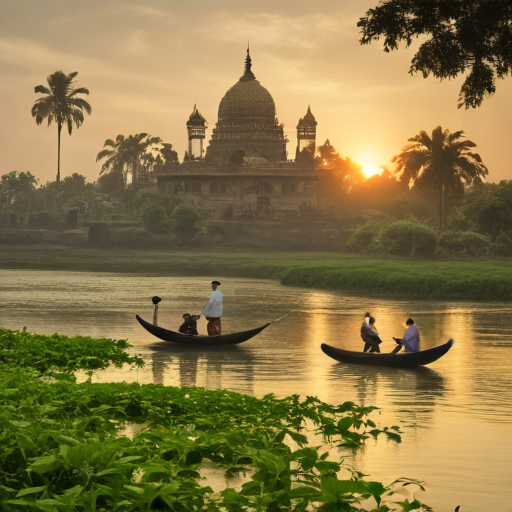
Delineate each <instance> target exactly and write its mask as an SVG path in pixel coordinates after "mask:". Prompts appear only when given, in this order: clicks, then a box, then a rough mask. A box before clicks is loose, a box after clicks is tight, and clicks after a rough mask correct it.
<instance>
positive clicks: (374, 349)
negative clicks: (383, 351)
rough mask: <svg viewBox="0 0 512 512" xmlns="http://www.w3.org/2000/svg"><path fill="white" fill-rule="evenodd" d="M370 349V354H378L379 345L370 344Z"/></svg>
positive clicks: (376, 343)
mask: <svg viewBox="0 0 512 512" xmlns="http://www.w3.org/2000/svg"><path fill="white" fill-rule="evenodd" d="M371 346H372V348H371V349H370V352H378V353H380V348H379V343H378V342H375V343H372V344H371Z"/></svg>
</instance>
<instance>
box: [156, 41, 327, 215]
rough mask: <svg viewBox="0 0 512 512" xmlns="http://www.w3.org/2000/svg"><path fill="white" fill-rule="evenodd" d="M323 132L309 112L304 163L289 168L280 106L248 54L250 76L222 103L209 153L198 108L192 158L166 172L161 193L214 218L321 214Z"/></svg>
mask: <svg viewBox="0 0 512 512" xmlns="http://www.w3.org/2000/svg"><path fill="white" fill-rule="evenodd" d="M316 125H317V122H316V120H315V118H314V116H313V114H312V113H311V109H310V108H309V107H308V110H307V113H306V115H305V116H304V117H303V118H301V119H300V120H299V124H298V125H297V149H296V155H297V158H296V160H295V161H289V160H287V151H286V143H287V139H286V137H285V135H284V131H283V125H282V124H280V123H279V121H278V118H277V113H276V106H275V103H274V99H273V98H272V95H271V94H270V93H269V91H268V90H267V89H265V87H263V86H262V85H261V84H260V82H259V81H258V80H256V76H255V75H254V73H253V71H252V61H251V56H250V54H249V48H248V49H247V55H246V59H245V66H244V72H243V75H242V76H241V77H240V79H239V80H238V82H236V83H235V84H234V85H233V86H232V87H231V88H230V89H229V90H228V91H227V92H226V94H225V95H224V97H223V98H222V100H221V101H220V104H219V110H218V118H217V122H216V124H215V128H214V129H213V130H212V134H211V139H210V141H209V144H208V147H206V148H203V143H204V140H205V138H206V128H207V121H206V120H205V119H204V117H203V116H202V115H201V114H200V112H199V110H198V109H197V106H196V105H194V110H193V112H192V114H191V115H190V117H189V119H188V121H187V131H188V142H189V144H188V152H187V155H186V158H185V160H184V162H183V163H182V164H178V163H176V164H170V165H167V166H166V167H162V168H160V169H159V171H158V172H157V173H156V181H157V186H158V188H159V190H160V191H161V192H163V193H166V194H168V195H170V196H172V198H174V199H176V200H177V202H187V203H190V204H193V205H194V206H196V207H199V208H202V209H207V210H208V211H210V213H211V215H212V217H213V218H224V219H230V218H235V219H237V218H238V219H251V218H293V217H296V216H298V215H299V213H300V211H301V210H303V209H305V208H315V207H317V206H318V197H317V188H318V187H317V182H318V178H319V175H318V172H317V171H316V170H315V166H314V159H313V156H314V151H315V143H316ZM304 151H307V152H309V155H310V157H309V158H304ZM306 156H307V155H306Z"/></svg>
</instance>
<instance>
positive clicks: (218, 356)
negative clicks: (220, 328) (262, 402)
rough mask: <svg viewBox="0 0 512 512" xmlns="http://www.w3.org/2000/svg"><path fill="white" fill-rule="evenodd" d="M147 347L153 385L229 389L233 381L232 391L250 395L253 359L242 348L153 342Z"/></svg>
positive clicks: (252, 392)
mask: <svg viewBox="0 0 512 512" xmlns="http://www.w3.org/2000/svg"><path fill="white" fill-rule="evenodd" d="M148 348H149V349H150V350H151V362H150V364H151V369H152V375H153V382H154V383H155V384H165V385H167V386H171V385H172V386H183V387H193V386H199V387H205V388H208V389H219V388H229V389H232V384H233V382H235V383H236V384H235V386H234V387H236V388H237V389H236V391H238V392H240V393H246V394H249V395H252V394H254V386H253V381H254V365H253V362H254V361H253V357H252V355H251V352H250V351H248V350H244V349H243V348H242V347H238V346H232V347H224V346H218V347H216V346H208V347H204V346H202V347H201V346H186V345H177V344H176V345H174V344H171V343H153V344H152V345H150V346H149V347H148ZM212 356H214V357H212Z"/></svg>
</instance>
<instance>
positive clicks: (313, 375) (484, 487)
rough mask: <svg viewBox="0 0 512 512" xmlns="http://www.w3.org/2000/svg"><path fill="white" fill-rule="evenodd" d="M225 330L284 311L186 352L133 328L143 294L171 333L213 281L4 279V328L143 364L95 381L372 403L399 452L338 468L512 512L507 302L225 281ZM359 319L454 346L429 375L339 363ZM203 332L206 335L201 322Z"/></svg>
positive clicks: (359, 456) (59, 275)
mask: <svg viewBox="0 0 512 512" xmlns="http://www.w3.org/2000/svg"><path fill="white" fill-rule="evenodd" d="M212 279H219V280H220V281H221V282H222V286H221V290H222V292H223V294H224V311H225V313H224V316H223V324H222V327H223V331H224V332H226V333H227V332H234V331H243V330H246V329H249V328H252V327H257V326H259V325H262V324H264V323H267V322H268V321H271V320H275V319H278V318H280V317H283V316H284V315H286V314H288V313H290V314H289V315H288V316H286V317H285V318H284V319H282V320H280V321H278V322H276V323H273V324H271V325H270V326H269V327H268V328H267V329H265V330H264V331H263V332H262V333H261V334H259V335H258V336H257V337H256V338H253V339H251V340H249V341H248V342H246V343H244V344H242V345H240V346H235V347H225V348H223V347H205V348H196V347H186V346H180V345H174V344H171V343H165V342H161V341H158V340H157V339H156V338H153V337H152V336H151V335H150V334H149V333H147V332H146V331H145V330H144V329H143V328H142V327H141V326H140V325H139V324H138V323H137V322H136V320H135V314H136V313H138V314H139V315H141V316H142V317H143V318H145V319H147V320H149V321H152V315H153V305H152V303H151V297H152V296H153V295H159V296H160V297H162V299H163V300H162V302H161V303H160V311H159V324H160V325H162V326H166V327H169V328H172V329H175V330H177V327H178V326H179V325H180V323H181V320H182V315H183V313H186V312H189V313H200V311H201V309H202V307H203V306H204V303H205V301H206V299H207V297H208V295H209V292H210V286H209V283H210V281H211V279H210V278H190V277H163V276H155V275H142V274H137V275H134V274H112V273H98V272H90V273H89V272H67V271H66V272H64V271H63V272H58V271H39V270H0V305H1V306H2V307H0V325H2V327H5V328H9V329H21V328H23V327H24V326H25V327H27V329H28V330H30V331H33V332H39V333H42V334H52V333H54V332H60V333H63V334H66V335H84V336H92V337H107V338H115V339H121V338H125V339H128V340H129V341H130V343H131V344H132V345H133V348H132V349H131V351H132V352H134V353H137V354H140V355H141V356H142V357H143V358H144V359H145V361H146V366H145V367H144V368H143V369H139V370H135V369H127V368H125V369H108V370H105V371H102V372H99V373H97V374H96V375H95V376H94V377H93V381H95V382H106V381H122V380H126V381H138V382H140V383H149V382H155V383H162V384H165V385H171V386H201V387H206V388H214V389H215V388H224V389H228V390H230V391H237V392H240V393H246V394H249V395H254V396H257V397H261V396H263V395H265V394H268V393H273V394H274V395H275V396H276V397H283V396H286V395H290V394H300V395H303V396H306V395H313V396H318V397H319V398H320V399H322V400H324V401H326V402H329V403H331V404H338V403H341V402H344V401H347V400H351V401H354V402H356V403H359V404H363V405H375V406H377V407H379V408H380V413H379V415H378V418H377V419H378V422H379V424H380V425H382V426H384V425H388V426H391V425H399V426H400V427H401V429H402V443H401V444H396V443H394V442H390V441H386V440H385V439H383V438H379V439H378V440H377V441H373V440H369V441H367V443H366V447H365V448H364V449H362V450H360V451H359V452H357V453H356V454H348V456H347V459H346V460H347V461H349V462H350V463H351V464H353V465H354V466H355V467H356V468H357V469H358V470H359V471H362V472H363V473H365V474H367V475H368V478H372V479H376V480H379V481H382V482H383V483H389V482H391V481H392V480H394V479H395V478H398V477H402V476H406V477H411V478H417V479H420V480H423V481H424V482H425V483H426V488H427V491H426V492H425V493H420V494H418V497H419V498H420V499H422V500H423V501H425V502H426V503H427V504H429V505H430V506H432V507H433V508H434V510H435V511H436V512H442V511H446V512H452V511H453V509H454V508H455V506H456V505H461V512H483V511H492V512H511V511H512V504H511V501H510V496H509V494H510V490H511V489H512V442H511V436H512V360H511V357H512V315H510V303H504V302H493V303H484V302H482V303H479V302H462V303H461V302H446V301H420V300H413V301H411V300H406V298H405V296H406V294H405V293H404V298H403V299H395V300H383V299H374V298H370V297H364V296H350V295H346V294H344V293H341V292H331V291H322V290H312V289H303V288H291V287H284V286H281V285H280V284H279V283H278V282H277V281H270V280H269V281H266V280H256V279H238V278H222V276H212ZM366 311H370V312H371V313H372V315H373V316H375V317H376V326H377V328H378V330H379V332H380V334H381V337H382V338H383V339H384V343H383V345H385V347H383V350H384V351H386V350H391V349H392V348H393V347H394V346H395V344H394V342H393V340H392V339H391V337H392V336H400V335H401V334H402V333H403V330H404V322H405V319H406V318H407V317H409V316H412V317H413V318H414V319H415V321H416V324H417V325H418V327H419V328H420V331H421V336H422V338H421V345H422V349H427V348H431V347H434V346H436V345H439V344H441V343H444V342H446V341H448V339H450V338H453V339H454V340H455V344H454V346H453V348H452V349H451V350H450V352H448V354H447V355H446V356H444V357H443V358H442V359H440V360H439V361H436V362H435V363H433V364H432V365H430V366H429V367H428V368H423V367H422V368H419V369H417V370H396V369H386V368H377V367H375V368H373V367H360V366H356V365H346V364H342V363H337V362H336V361H334V360H332V359H330V358H329V357H327V356H326V355H325V354H324V353H323V352H322V351H321V350H320V344H321V343H328V344H330V345H334V346H337V347H343V348H347V349H350V350H361V349H362V342H361V340H360V338H359V327H360V325H361V322H362V320H363V315H364V313H365V312H366ZM199 330H200V331H202V332H203V333H204V332H206V323H205V321H204V319H201V320H200V322H199Z"/></svg>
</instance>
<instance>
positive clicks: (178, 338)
mask: <svg viewBox="0 0 512 512" xmlns="http://www.w3.org/2000/svg"><path fill="white" fill-rule="evenodd" d="M135 317H136V318H137V320H138V321H139V323H140V325H142V327H144V329H146V331H148V332H150V333H151V334H152V335H153V336H156V337H157V338H160V339H161V340H164V341H170V342H172V343H181V344H183V345H237V344H238V343H243V342H244V341H247V340H249V339H251V338H253V337H254V336H256V334H259V333H260V332H261V331H263V329H265V327H268V326H269V325H270V324H265V325H264V326H262V327H258V328H256V329H251V330H250V331H243V332H234V333H232V334H221V335H220V336H202V335H199V336H191V335H190V334H181V333H180V332H174V331H169V330H168V329H164V328H163V327H159V326H158V325H153V324H150V323H149V322H146V321H145V320H143V319H142V318H141V317H140V316H139V315H135Z"/></svg>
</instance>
